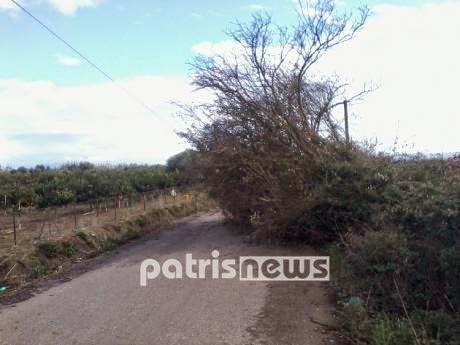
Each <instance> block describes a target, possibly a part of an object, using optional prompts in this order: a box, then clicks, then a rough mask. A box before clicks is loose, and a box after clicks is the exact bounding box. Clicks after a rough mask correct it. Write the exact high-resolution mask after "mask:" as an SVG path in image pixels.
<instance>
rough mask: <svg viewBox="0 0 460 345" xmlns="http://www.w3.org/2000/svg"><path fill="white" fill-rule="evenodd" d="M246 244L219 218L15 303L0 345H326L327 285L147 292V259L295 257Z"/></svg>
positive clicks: (0, 321) (159, 282) (155, 284)
mask: <svg viewBox="0 0 460 345" xmlns="http://www.w3.org/2000/svg"><path fill="white" fill-rule="evenodd" d="M243 239H244V237H243V236H240V235H238V234H236V233H235V231H231V230H230V229H229V228H228V227H227V226H225V225H224V224H223V223H222V217H221V215H220V213H217V212H214V213H208V214H205V215H200V216H195V217H191V218H189V219H188V220H187V221H183V222H181V223H180V224H178V225H177V226H175V227H174V229H171V230H168V231H164V232H163V233H162V234H161V235H160V236H159V237H158V236H157V237H154V236H153V235H152V236H147V237H144V238H142V239H139V240H137V241H136V242H135V243H131V244H128V245H125V246H124V247H122V248H120V250H119V251H118V253H116V254H114V255H112V256H111V257H110V259H108V260H107V262H105V263H104V264H103V265H97V266H96V267H94V268H93V269H92V270H90V271H88V272H86V273H83V274H80V275H75V276H74V277H73V279H71V280H70V281H68V282H65V283H62V284H58V285H55V286H53V287H50V288H49V289H47V290H46V291H42V292H41V293H39V294H37V295H35V296H34V297H32V298H30V299H28V300H25V301H23V302H19V303H17V304H16V305H7V306H0V344H2V345H20V344H24V345H26V344H27V345H35V344H36V345H38V344H40V345H52V344H59V345H64V344H85V345H88V344H94V345H96V344H97V345H114V344H116V345H122V344H123V345H131V344H133V345H134V344H136V345H137V344H139V345H141V344H145V345H152V344H155V345H166V344H168V345H170V344H171V345H172V344H178V345H179V344H180V345H195V344H197V345H198V344H199V345H207V344H209V345H211V344H212V345H220V344H222V345H223V344H228V345H236V344H244V345H249V344H251V345H252V344H266V345H275V344H276V345H294V344H296V345H297V344H303V345H319V344H322V343H323V341H325V337H326V335H325V334H324V330H323V329H322V328H321V326H319V325H318V324H317V323H313V322H312V321H311V318H312V317H313V318H314V319H315V320H318V321H321V322H326V323H327V322H329V310H328V307H327V302H326V297H325V295H324V291H323V288H322V287H321V286H320V285H319V283H311V282H309V283H285V282H281V283H276V284H267V283H264V282H240V281H238V280H237V279H234V280H219V279H204V280H200V279H188V278H185V279H182V280H168V279H165V278H158V279H155V280H151V281H149V284H148V286H147V287H140V285H139V267H140V263H141V262H142V260H144V259H146V258H155V259H157V260H158V261H164V260H166V259H168V258H178V259H180V260H183V259H184V257H185V253H192V254H193V256H194V257H197V258H209V257H210V253H211V251H212V250H214V249H217V250H219V251H220V254H221V255H220V258H221V259H223V258H235V257H237V256H240V255H286V254H288V253H291V254H292V250H290V251H287V250H286V249H281V248H266V247H263V246H251V245H249V244H246V243H245V242H244V240H243ZM296 251H297V253H298V254H302V255H311V254H313V253H312V252H311V251H310V250H308V249H298V250H296ZM328 343H332V341H330V340H328Z"/></svg>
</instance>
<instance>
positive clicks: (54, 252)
mask: <svg viewBox="0 0 460 345" xmlns="http://www.w3.org/2000/svg"><path fill="white" fill-rule="evenodd" d="M38 251H39V252H40V253H41V254H43V255H44V256H46V257H47V258H48V259H53V258H56V257H57V256H58V255H59V247H58V245H57V244H56V243H52V242H46V243H41V244H40V245H39V246H38Z"/></svg>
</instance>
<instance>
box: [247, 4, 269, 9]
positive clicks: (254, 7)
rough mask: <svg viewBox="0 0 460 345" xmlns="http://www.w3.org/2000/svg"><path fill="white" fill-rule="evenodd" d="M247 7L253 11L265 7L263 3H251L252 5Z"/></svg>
mask: <svg viewBox="0 0 460 345" xmlns="http://www.w3.org/2000/svg"><path fill="white" fill-rule="evenodd" d="M249 9H251V10H253V11H262V10H264V9H266V7H265V6H263V5H257V4H252V5H249Z"/></svg>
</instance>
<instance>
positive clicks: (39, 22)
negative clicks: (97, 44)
mask: <svg viewBox="0 0 460 345" xmlns="http://www.w3.org/2000/svg"><path fill="white" fill-rule="evenodd" d="M11 2H12V3H13V4H15V5H16V6H17V7H19V8H20V9H21V10H22V11H23V12H24V13H26V14H27V15H28V16H30V17H31V18H32V19H34V20H35V21H36V22H37V23H38V24H40V25H41V26H42V27H43V28H44V29H45V30H46V31H48V32H49V33H50V34H51V35H53V36H54V37H55V38H57V39H58V40H59V41H61V42H62V43H64V44H65V45H66V46H67V47H68V48H70V49H71V50H72V51H74V52H75V53H76V54H77V55H78V56H80V57H81V58H82V59H83V60H85V61H86V62H87V63H88V64H90V66H91V67H93V68H95V69H96V70H97V71H98V72H99V73H101V74H102V75H103V76H104V77H106V78H107V79H109V80H110V81H111V82H112V83H114V84H115V85H117V86H118V87H119V88H120V90H122V91H123V92H124V93H125V94H126V95H127V96H128V97H130V98H132V99H133V100H134V101H135V102H137V103H138V104H139V105H140V106H142V107H143V108H144V109H146V110H147V111H149V112H150V113H152V114H153V115H155V116H157V115H158V114H157V113H156V112H155V111H154V110H153V109H152V108H150V107H149V106H148V105H147V104H145V103H144V102H143V101H142V100H141V99H139V98H138V97H136V96H134V95H133V94H132V93H131V92H129V91H128V90H127V89H126V88H125V87H124V86H123V85H121V84H120V83H118V82H117V81H116V80H115V79H114V78H112V77H111V76H110V75H109V74H108V73H106V72H104V70H103V69H102V68H100V67H99V66H98V65H96V64H95V63H94V62H92V61H91V60H90V59H89V58H87V57H86V56H85V55H83V53H80V51H78V50H77V49H76V48H74V47H73V46H72V45H71V44H70V43H69V42H67V41H66V40H65V39H64V38H62V37H61V36H59V35H58V34H57V33H56V32H55V31H53V30H52V29H51V28H50V27H49V26H47V25H46V24H45V23H43V22H42V21H41V20H40V19H38V18H37V17H36V16H34V15H33V14H32V13H31V12H30V11H29V10H27V9H26V8H25V7H23V6H22V5H21V4H19V3H18V2H17V1H16V0H11Z"/></svg>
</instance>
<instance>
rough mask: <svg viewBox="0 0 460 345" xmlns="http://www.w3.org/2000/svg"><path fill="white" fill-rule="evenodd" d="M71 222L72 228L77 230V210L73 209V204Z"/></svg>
mask: <svg viewBox="0 0 460 345" xmlns="http://www.w3.org/2000/svg"><path fill="white" fill-rule="evenodd" d="M73 223H74V229H75V230H77V227H78V224H77V210H76V209H75V204H74V205H73Z"/></svg>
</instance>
